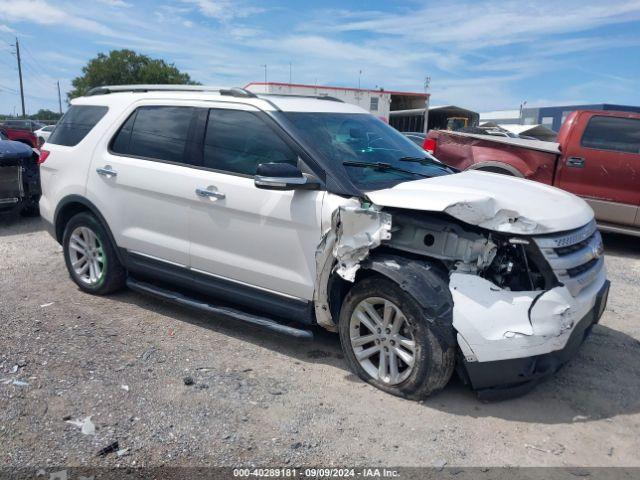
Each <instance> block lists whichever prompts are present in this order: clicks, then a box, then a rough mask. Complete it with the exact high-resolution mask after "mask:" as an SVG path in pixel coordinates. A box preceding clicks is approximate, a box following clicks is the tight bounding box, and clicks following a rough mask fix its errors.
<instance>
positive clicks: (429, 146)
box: [422, 138, 437, 155]
mask: <svg viewBox="0 0 640 480" xmlns="http://www.w3.org/2000/svg"><path fill="white" fill-rule="evenodd" d="M436 146H437V143H436V139H435V138H425V139H424V143H423V144H422V149H423V150H426V151H427V152H429V153H430V154H431V155H433V154H435V153H436Z"/></svg>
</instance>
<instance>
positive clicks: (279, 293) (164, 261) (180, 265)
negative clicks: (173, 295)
mask: <svg viewBox="0 0 640 480" xmlns="http://www.w3.org/2000/svg"><path fill="white" fill-rule="evenodd" d="M128 252H129V253H133V254H135V255H140V256H141V257H146V258H149V259H151V260H156V261H158V262H162V263H167V264H169V265H174V266H176V267H182V268H185V269H187V270H191V271H192V272H195V273H201V274H203V275H207V276H209V277H214V278H218V279H220V280H226V281H228V282H231V283H237V284H238V285H243V286H245V287H249V288H255V289H256V290H262V291H264V292H268V293H272V294H274V295H279V296H281V297H286V298H290V299H292V300H298V301H300V302H305V303H306V302H308V301H309V300H307V299H306V298H302V297H296V296H294V295H289V294H287V293H282V292H277V291H275V290H271V289H270V288H265V287H259V286H257V285H252V284H250V283H246V282H241V281H240V280H234V279H233V278H228V277H223V276H222V275H216V274H215V273H211V272H206V271H204V270H200V269H197V268H193V267H189V266H187V265H183V264H181V263H176V262H171V261H169V260H164V259H162V258H158V257H154V256H153V255H149V254H146V253H142V252H138V251H136V250H128Z"/></svg>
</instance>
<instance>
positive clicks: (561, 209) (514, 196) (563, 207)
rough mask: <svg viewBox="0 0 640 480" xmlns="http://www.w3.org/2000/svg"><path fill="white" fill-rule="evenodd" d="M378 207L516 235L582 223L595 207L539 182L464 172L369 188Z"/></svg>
mask: <svg viewBox="0 0 640 480" xmlns="http://www.w3.org/2000/svg"><path fill="white" fill-rule="evenodd" d="M367 196H368V197H369V199H370V200H371V201H372V202H373V203H375V204H376V205H379V206H381V207H393V208H406V209H410V210H424V211H432V212H445V213H448V214H449V215H451V216H452V217H455V218H457V219H458V220H461V221H463V222H465V223H469V224H472V225H477V226H479V227H482V228H486V229H489V230H494V231H499V232H507V233H514V234H543V233H552V232H560V231H565V230H572V229H575V228H579V227H582V226H583V225H585V224H586V223H588V222H590V221H591V220H592V219H593V210H591V207H589V205H587V203H586V202H585V201H584V200H582V199H581V198H579V197H577V196H575V195H573V194H571V193H567V192H565V191H563V190H559V189H557V188H554V187H550V186H548V185H544V184H542V183H538V182H533V181H530V180H524V179H521V178H516V177H509V176H506V175H500V174H496V173H488V172H478V171H466V172H462V173H457V174H453V175H445V176H442V177H434V178H425V179H423V180H416V181H413V182H404V183H400V184H398V185H396V186H395V187H392V188H387V189H384V190H376V191H373V192H367Z"/></svg>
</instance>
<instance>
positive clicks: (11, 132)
mask: <svg viewBox="0 0 640 480" xmlns="http://www.w3.org/2000/svg"><path fill="white" fill-rule="evenodd" d="M0 132H2V133H4V135H5V136H6V137H7V138H8V139H9V140H14V141H16V142H22V143H25V144H27V145H29V146H30V147H31V148H38V147H39V145H38V136H37V135H36V134H35V133H33V132H31V131H29V130H24V129H22V128H11V127H9V126H7V125H0Z"/></svg>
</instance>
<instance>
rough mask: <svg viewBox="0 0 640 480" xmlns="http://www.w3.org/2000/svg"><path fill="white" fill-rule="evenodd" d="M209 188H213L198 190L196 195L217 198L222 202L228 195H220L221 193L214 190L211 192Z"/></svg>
mask: <svg viewBox="0 0 640 480" xmlns="http://www.w3.org/2000/svg"><path fill="white" fill-rule="evenodd" d="M209 188H212V187H208V188H196V195H198V196H199V197H202V198H211V197H213V198H217V199H220V200H222V199H223V198H225V197H226V195H225V194H224V193H220V192H216V191H214V190H209Z"/></svg>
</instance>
